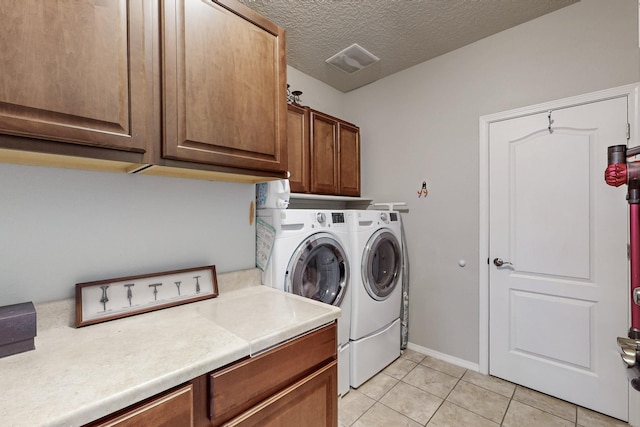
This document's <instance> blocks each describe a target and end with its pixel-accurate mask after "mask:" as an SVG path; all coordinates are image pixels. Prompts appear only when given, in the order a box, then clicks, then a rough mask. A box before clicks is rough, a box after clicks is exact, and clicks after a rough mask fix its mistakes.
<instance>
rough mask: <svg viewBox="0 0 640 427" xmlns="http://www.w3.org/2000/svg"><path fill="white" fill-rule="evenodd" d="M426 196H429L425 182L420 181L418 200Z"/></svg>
mask: <svg viewBox="0 0 640 427" xmlns="http://www.w3.org/2000/svg"><path fill="white" fill-rule="evenodd" d="M427 194H429V190H427V181H422V188H421V189H420V190H418V198H420V197H422V196H423V195H424V197H427Z"/></svg>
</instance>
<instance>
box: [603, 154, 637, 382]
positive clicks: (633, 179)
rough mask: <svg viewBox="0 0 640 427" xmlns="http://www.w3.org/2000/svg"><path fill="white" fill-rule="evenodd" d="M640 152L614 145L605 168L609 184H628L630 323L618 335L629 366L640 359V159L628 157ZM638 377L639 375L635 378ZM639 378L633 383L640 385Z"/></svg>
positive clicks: (605, 176)
mask: <svg viewBox="0 0 640 427" xmlns="http://www.w3.org/2000/svg"><path fill="white" fill-rule="evenodd" d="M638 154H640V147H635V148H630V149H627V146H626V145H614V146H611V147H609V149H608V159H609V162H608V163H609V166H607V169H606V170H605V172H604V180H605V181H606V182H607V184H609V185H611V186H614V187H619V186H621V185H622V184H627V188H628V190H627V202H628V203H629V242H630V243H629V262H630V264H631V267H630V273H631V280H630V284H631V286H630V297H631V298H630V299H631V327H630V328H629V334H628V338H622V337H618V345H620V349H621V353H622V359H623V360H624V361H625V362H626V363H627V365H628V366H629V367H634V366H636V364H637V363H638V361H639V360H640V161H637V160H629V158H630V157H634V156H636V155H638ZM636 380H638V378H636ZM639 382H640V381H637V382H636V384H634V381H633V380H632V384H633V386H634V388H638V387H640V384H639Z"/></svg>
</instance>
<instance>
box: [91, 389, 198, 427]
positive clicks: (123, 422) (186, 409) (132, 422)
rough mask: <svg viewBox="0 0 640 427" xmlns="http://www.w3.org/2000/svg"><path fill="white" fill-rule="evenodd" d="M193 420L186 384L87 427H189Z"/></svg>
mask: <svg viewBox="0 0 640 427" xmlns="http://www.w3.org/2000/svg"><path fill="white" fill-rule="evenodd" d="M193 419H194V414H193V386H192V385H191V384H188V385H185V386H184V387H181V388H179V389H177V390H175V391H172V392H169V393H166V394H163V395H160V396H159V397H156V398H153V399H151V400H149V401H148V402H146V403H144V404H142V405H140V406H135V407H133V408H132V409H127V410H125V411H124V412H123V413H120V414H116V415H115V416H110V417H108V418H107V419H105V420H102V421H99V422H97V423H94V424H91V425H90V426H87V427H177V426H180V427H190V426H193V425H194V423H193Z"/></svg>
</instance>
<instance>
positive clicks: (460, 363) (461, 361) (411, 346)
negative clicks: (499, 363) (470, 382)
mask: <svg viewBox="0 0 640 427" xmlns="http://www.w3.org/2000/svg"><path fill="white" fill-rule="evenodd" d="M407 348H408V349H409V350H414V351H417V352H419V353H422V354H426V355H427V356H431V357H435V358H436V359H440V360H443V361H445V362H447V363H451V364H452V365H457V366H460V367H462V368H465V369H469V370H471V371H475V372H480V365H478V364H477V363H473V362H469V361H468V360H464V359H460V358H458V357H454V356H451V355H448V354H444V353H440V352H439V351H435V350H431V349H430V348H426V347H422V346H419V345H417V344H414V343H412V342H409V343H407Z"/></svg>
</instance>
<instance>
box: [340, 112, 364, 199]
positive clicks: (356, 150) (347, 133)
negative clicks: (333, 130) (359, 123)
mask: <svg viewBox="0 0 640 427" xmlns="http://www.w3.org/2000/svg"><path fill="white" fill-rule="evenodd" d="M339 134H340V137H339V139H338V144H339V146H340V147H339V150H338V151H339V152H338V162H339V167H338V172H339V186H340V189H339V194H340V195H341V196H360V129H358V128H357V127H355V126H353V125H350V124H347V123H344V122H341V123H340V124H339Z"/></svg>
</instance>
